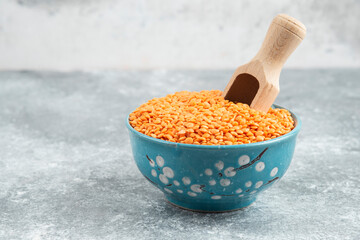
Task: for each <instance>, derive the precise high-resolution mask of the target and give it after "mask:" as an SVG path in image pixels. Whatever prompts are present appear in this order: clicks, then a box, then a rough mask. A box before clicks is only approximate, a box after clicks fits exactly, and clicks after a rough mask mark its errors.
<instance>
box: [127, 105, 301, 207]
mask: <svg viewBox="0 0 360 240" xmlns="http://www.w3.org/2000/svg"><path fill="white" fill-rule="evenodd" d="M275 107H276V108H281V107H279V106H275ZM291 114H292V117H293V119H294V121H295V128H294V129H293V130H292V131H291V132H289V133H287V134H285V135H283V136H281V137H278V138H275V139H271V140H267V141H263V142H258V143H250V144H241V145H222V146H220V145H219V146H207V145H192V144H182V143H173V142H168V141H164V140H159V139H156V138H152V137H149V136H147V135H144V134H142V133H139V132H138V131H136V130H135V129H134V128H132V127H131V126H130V124H129V121H128V118H129V117H127V118H126V126H127V128H128V130H129V134H130V142H131V146H132V152H133V155H134V159H135V162H136V164H137V166H138V168H139V170H140V172H141V173H142V174H143V175H144V176H145V178H146V179H147V180H148V181H149V182H150V183H152V184H153V185H154V186H156V187H157V188H159V189H160V190H161V191H162V192H163V193H164V194H165V197H166V198H167V200H169V201H170V203H172V204H174V205H176V206H179V207H181V208H185V209H189V210H194V211H204V212H223V211H231V210H237V209H241V208H244V207H247V206H249V205H250V204H251V203H253V202H254V201H255V199H256V197H257V195H258V194H259V193H260V192H262V191H264V190H265V189H267V188H269V187H270V186H271V185H273V184H274V183H275V182H277V181H278V180H279V179H280V178H281V177H282V176H283V175H284V174H285V172H286V170H287V169H288V167H289V165H290V162H291V159H292V156H293V153H294V149H295V142H296V137H297V135H298V133H299V130H300V127H301V121H300V119H299V118H298V117H297V116H296V115H295V114H294V113H291Z"/></svg>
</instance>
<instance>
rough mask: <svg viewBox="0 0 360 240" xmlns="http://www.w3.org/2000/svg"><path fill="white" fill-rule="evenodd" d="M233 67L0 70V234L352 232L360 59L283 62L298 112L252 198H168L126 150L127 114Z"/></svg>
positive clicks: (357, 213)
mask: <svg viewBox="0 0 360 240" xmlns="http://www.w3.org/2000/svg"><path fill="white" fill-rule="evenodd" d="M231 73H232V72H231V71H142V72H137V71H102V72H71V73H56V72H28V71H23V72H11V71H7V72H6V71H5V72H0V239H189V240H190V239H196V240H200V239H262V240H263V239H354V240H355V239H360V203H359V199H360V178H359V172H360V138H359V136H360V130H359V129H360V81H359V78H360V71H359V70H285V71H284V72H283V73H282V76H281V93H280V95H279V97H278V98H277V100H276V103H277V104H279V105H282V106H285V107H287V108H289V109H291V110H292V111H294V112H296V113H297V114H298V115H299V116H300V117H301V119H302V121H303V128H302V130H301V133H300V135H299V138H298V142H297V146H296V151H295V155H294V158H293V162H292V164H291V166H290V168H289V170H288V172H287V174H286V175H285V176H284V178H283V179H282V180H281V181H280V182H279V183H278V184H277V185H275V186H273V187H272V188H270V189H269V190H268V191H266V192H265V193H263V194H262V195H260V196H259V197H258V200H257V201H256V203H255V204H254V205H252V206H251V207H249V208H247V209H245V210H242V211H236V212H230V213H224V214H200V213H194V212H189V211H185V210H181V209H178V208H176V207H173V206H171V205H170V204H168V203H167V202H166V201H165V199H164V197H163V195H162V193H161V192H160V191H159V190H157V189H155V187H153V186H152V185H151V184H150V183H148V182H147V181H146V180H145V179H144V178H143V177H142V176H141V174H140V172H139V171H138V170H137V168H136V165H135V163H134V161H133V159H132V155H131V150H130V145H129V139H128V135H127V131H126V128H125V125H124V119H125V116H126V114H128V113H129V112H130V111H132V110H133V109H134V108H136V107H137V106H139V105H140V104H141V103H143V102H145V101H146V100H148V99H151V98H153V97H159V96H164V95H166V94H167V93H173V92H175V91H179V90H202V89H223V88H224V86H225V85H226V83H227V80H228V79H229V78H230V76H231Z"/></svg>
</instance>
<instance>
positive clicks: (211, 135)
mask: <svg viewBox="0 0 360 240" xmlns="http://www.w3.org/2000/svg"><path fill="white" fill-rule="evenodd" d="M221 94H222V92H221V91H219V90H211V91H201V92H188V91H181V92H177V93H174V94H169V95H167V96H166V97H162V98H154V99H152V100H150V101H148V102H147V103H145V104H142V105H141V106H140V107H138V108H137V109H136V110H135V111H134V112H132V113H131V114H130V116H129V122H130V125H131V126H132V127H133V128H134V129H135V130H136V131H138V132H141V133H143V134H146V135H148V136H151V137H154V138H158V139H162V140H166V141H171V142H179V143H187V144H201V145H233V144H246V143H254V142H261V141H266V140H270V139H273V138H276V137H279V136H281V135H284V134H286V133H288V132H290V131H291V130H292V129H294V120H293V119H292V117H291V114H290V113H289V111H287V110H286V109H272V108H270V110H269V111H268V112H267V113H264V112H259V111H256V110H254V109H251V108H250V107H249V106H248V105H247V104H243V103H234V102H230V101H228V100H225V99H224V98H223V97H221Z"/></svg>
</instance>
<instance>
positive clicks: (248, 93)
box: [223, 14, 306, 112]
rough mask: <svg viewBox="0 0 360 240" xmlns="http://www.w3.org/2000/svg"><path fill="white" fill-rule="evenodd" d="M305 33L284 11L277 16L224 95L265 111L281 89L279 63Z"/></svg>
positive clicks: (230, 82)
mask: <svg viewBox="0 0 360 240" xmlns="http://www.w3.org/2000/svg"><path fill="white" fill-rule="evenodd" d="M305 35H306V28H305V26H304V24H302V23H301V22H300V21H298V20H296V19H295V18H292V17H290V16H287V15H285V14H279V15H277V16H276V17H275V18H274V19H273V21H272V22H271V24H270V27H269V30H268V31H267V34H266V37H265V40H264V42H263V44H262V46H261V48H260V50H259V52H258V53H257V54H256V56H255V57H254V58H253V59H252V60H251V61H250V62H249V63H247V64H245V65H243V66H240V67H238V68H237V69H236V70H235V73H234V74H233V75H232V77H231V79H230V81H229V83H228V85H227V86H226V88H225V90H224V92H223V97H224V98H225V99H227V100H230V101H233V102H242V103H246V104H248V105H249V106H250V107H251V108H253V109H255V110H259V111H263V112H267V111H268V110H269V109H270V107H271V105H272V104H273V102H274V101H275V98H276V96H277V95H278V94H279V91H280V89H279V77H280V72H281V69H282V66H283V65H284V63H285V61H286V59H287V58H288V57H289V56H290V54H291V53H292V52H293V51H294V50H295V48H296V47H297V46H298V45H299V44H300V43H301V41H302V40H303V39H304V37H305Z"/></svg>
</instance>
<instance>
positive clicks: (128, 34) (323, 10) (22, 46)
mask: <svg viewBox="0 0 360 240" xmlns="http://www.w3.org/2000/svg"><path fill="white" fill-rule="evenodd" d="M278 13H286V14H289V15H291V16H293V17H295V18H298V19H299V20H301V21H302V22H303V23H304V24H305V25H306V27H307V36H306V38H305V40H304V41H303V43H302V44H301V45H300V46H299V48H298V49H297V50H296V51H295V52H294V54H293V56H292V57H291V58H290V59H289V61H288V62H287V63H286V67H291V68H329V67H352V68H359V67H360V31H359V29H360V23H359V16H360V1H358V0H341V1H339V0H327V1H317V0H301V1H293V0H256V1H253V0H241V1H238V0H216V1H214V0H197V1H193V0H177V1H167V0H101V1H96V0H1V1H0V36H1V37H0V53H1V54H0V69H2V70H9V69H12V70H19V69H20V70H23V69H27V70H34V69H35V70H66V71H69V70H83V69H87V70H93V69H98V70H103V69H154V68H156V69H235V68H236V67H237V66H239V65H242V64H244V63H246V62H247V61H249V60H250V59H251V58H252V57H253V56H255V54H256V52H257V51H258V50H259V48H260V45H261V42H262V41H263V39H264V36H265V33H266V31H267V28H268V26H269V24H270V22H271V20H272V18H273V17H274V16H275V15H276V14H278Z"/></svg>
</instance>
